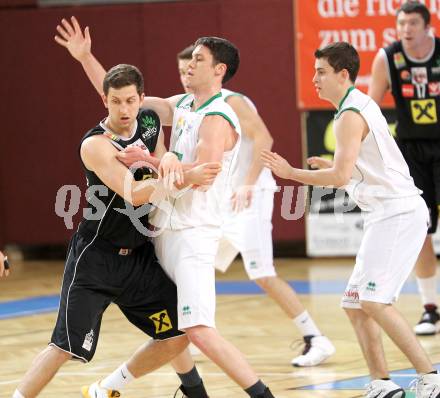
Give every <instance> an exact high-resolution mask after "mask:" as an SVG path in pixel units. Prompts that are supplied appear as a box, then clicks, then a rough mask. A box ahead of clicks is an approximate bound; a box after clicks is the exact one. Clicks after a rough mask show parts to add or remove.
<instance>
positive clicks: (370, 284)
mask: <svg viewBox="0 0 440 398" xmlns="http://www.w3.org/2000/svg"><path fill="white" fill-rule="evenodd" d="M366 289H367V290H368V291H370V292H375V291H376V282H373V281H370V282H368V283H367V288H366Z"/></svg>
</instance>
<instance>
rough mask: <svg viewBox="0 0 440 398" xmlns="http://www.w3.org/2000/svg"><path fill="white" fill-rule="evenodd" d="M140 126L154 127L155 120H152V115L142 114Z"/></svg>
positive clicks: (145, 127)
mask: <svg viewBox="0 0 440 398" xmlns="http://www.w3.org/2000/svg"><path fill="white" fill-rule="evenodd" d="M141 126H142V127H143V128H144V129H147V128H149V127H155V126H156V121H155V120H154V118H153V117H152V116H143V117H141Z"/></svg>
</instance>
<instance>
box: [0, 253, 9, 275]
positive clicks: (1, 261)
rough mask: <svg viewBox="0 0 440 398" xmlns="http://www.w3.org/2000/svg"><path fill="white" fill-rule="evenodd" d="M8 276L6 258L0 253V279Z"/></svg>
mask: <svg viewBox="0 0 440 398" xmlns="http://www.w3.org/2000/svg"><path fill="white" fill-rule="evenodd" d="M8 275H9V263H8V258H7V257H6V256H5V255H4V254H3V253H2V252H1V251H0V278H2V277H3V276H8Z"/></svg>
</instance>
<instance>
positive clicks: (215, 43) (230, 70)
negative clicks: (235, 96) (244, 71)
mask: <svg viewBox="0 0 440 398" xmlns="http://www.w3.org/2000/svg"><path fill="white" fill-rule="evenodd" d="M200 45H202V46H205V47H207V48H209V50H210V51H211V54H212V56H213V57H214V62H215V64H218V63H222V64H225V65H226V73H225V75H224V76H223V83H226V82H227V81H228V80H230V79H231V78H232V77H233V76H234V75H235V73H236V72H237V70H238V66H239V65H240V53H239V51H238V48H237V47H236V46H234V45H233V44H232V43H231V42H230V41H228V40H226V39H222V38H220V37H214V36H209V37H201V38H200V39H198V40H197V41H196V42H195V44H194V46H195V47H197V46H200Z"/></svg>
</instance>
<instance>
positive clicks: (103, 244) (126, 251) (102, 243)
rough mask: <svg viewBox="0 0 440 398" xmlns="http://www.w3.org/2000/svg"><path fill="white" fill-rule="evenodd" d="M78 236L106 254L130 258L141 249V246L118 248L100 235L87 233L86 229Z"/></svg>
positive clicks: (81, 229)
mask: <svg viewBox="0 0 440 398" xmlns="http://www.w3.org/2000/svg"><path fill="white" fill-rule="evenodd" d="M78 234H79V235H81V236H82V237H83V238H84V239H85V240H86V241H87V242H89V243H91V242H93V243H92V245H93V246H95V247H97V248H99V249H101V250H104V251H106V252H110V253H114V254H119V255H120V256H128V255H130V254H132V253H133V252H134V251H135V250H137V249H139V248H140V247H142V246H143V245H141V246H138V247H135V248H127V247H118V246H115V245H113V244H111V243H110V242H109V241H107V240H105V239H103V238H101V237H100V236H99V235H98V236H96V235H93V234H92V233H91V232H89V231H87V230H86V229H85V228H80V229H79V231H78Z"/></svg>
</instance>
